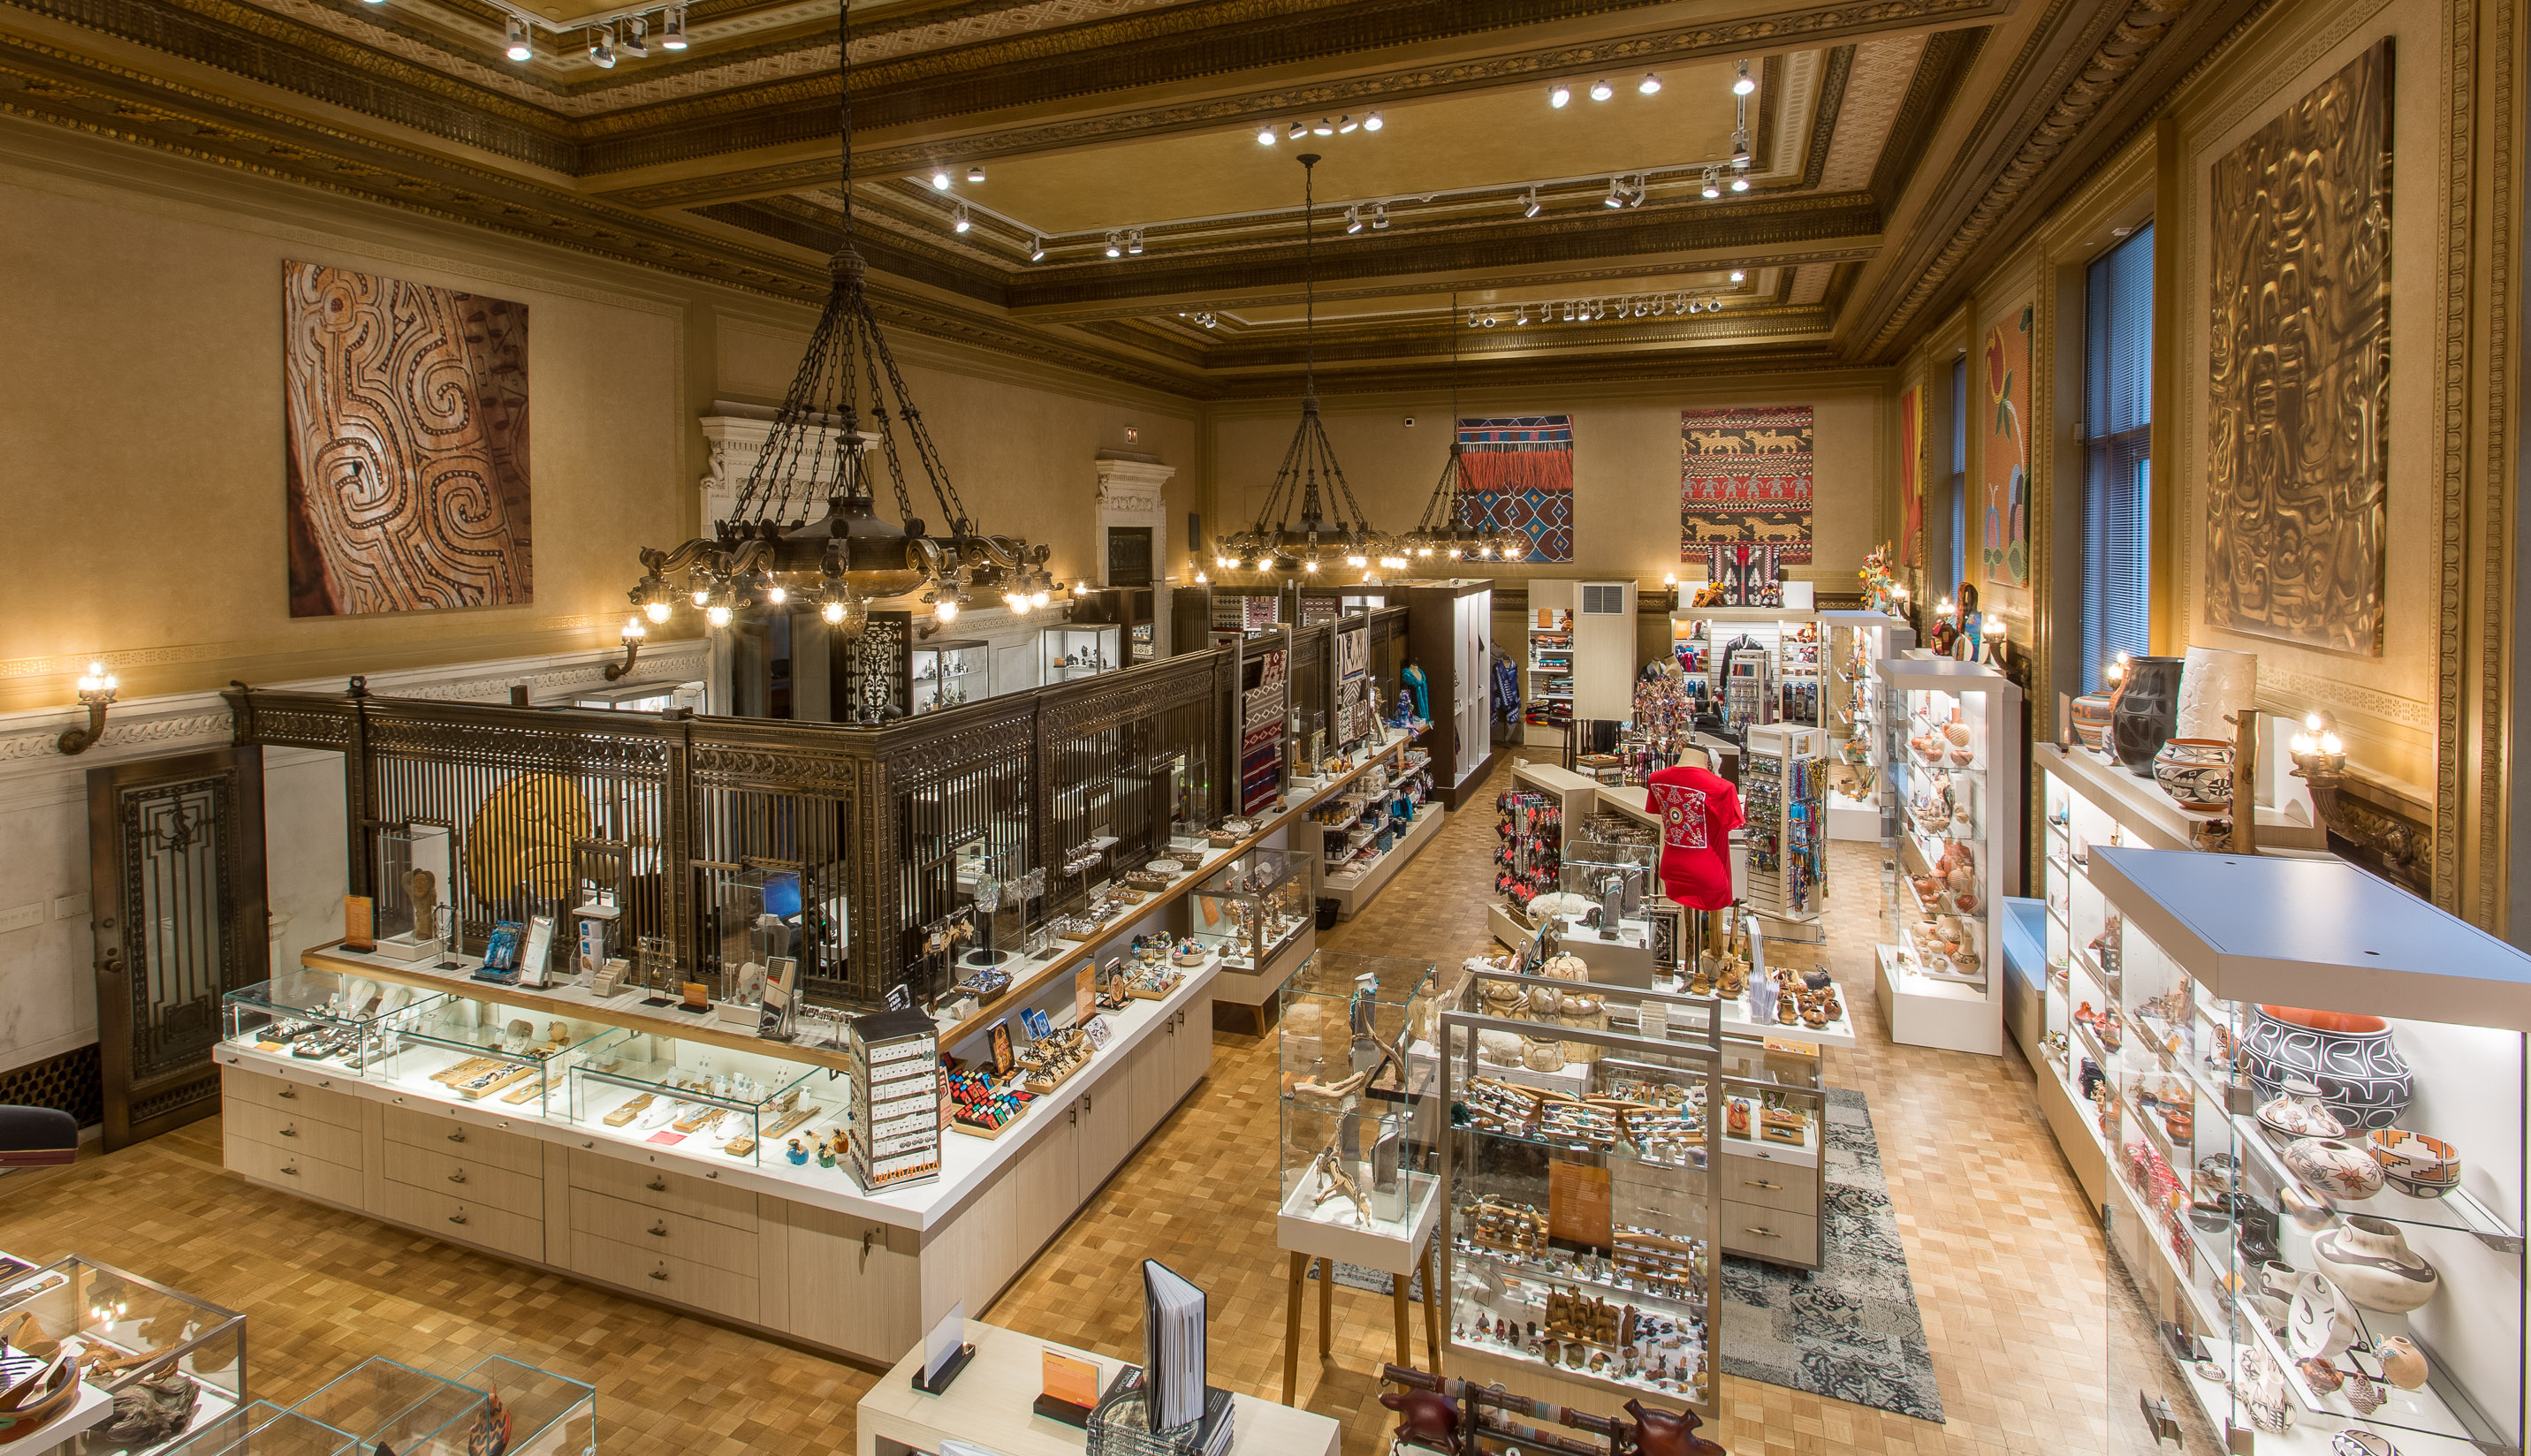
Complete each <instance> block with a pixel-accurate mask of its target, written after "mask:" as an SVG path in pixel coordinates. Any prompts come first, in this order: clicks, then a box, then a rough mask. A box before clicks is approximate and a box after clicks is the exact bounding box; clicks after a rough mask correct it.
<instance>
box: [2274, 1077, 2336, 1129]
mask: <svg viewBox="0 0 2531 1456" xmlns="http://www.w3.org/2000/svg"><path fill="white" fill-rule="evenodd" d="M2258 1119H2259V1122H2260V1124H2261V1125H2262V1126H2264V1127H2267V1128H2269V1129H2271V1130H2273V1131H2275V1132H2278V1133H2281V1134H2283V1135H2284V1136H2285V1137H2288V1138H2343V1137H2345V1136H2346V1124H2344V1123H2342V1122H2340V1121H2338V1120H2337V1114H2336V1113H2334V1112H2332V1111H2330V1110H2329V1108H2328V1107H2327V1106H2325V1105H2323V1103H2322V1102H2321V1100H2320V1086H2319V1084H2317V1083H2315V1082H2312V1081H2311V1080H2310V1079H2308V1078H2303V1077H2287V1078H2285V1079H2284V1080H2283V1082H2282V1084H2281V1085H2279V1086H2278V1089H2277V1094H2276V1095H2275V1096H2273V1097H2270V1098H2269V1099H2268V1100H2266V1101H2264V1102H2262V1103H2260V1104H2259V1110H2258Z"/></svg>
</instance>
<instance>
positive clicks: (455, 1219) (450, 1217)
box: [448, 1213, 466, 1223]
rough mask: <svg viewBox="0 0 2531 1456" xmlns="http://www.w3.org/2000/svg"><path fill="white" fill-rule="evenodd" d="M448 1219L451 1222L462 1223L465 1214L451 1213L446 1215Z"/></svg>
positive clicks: (464, 1219)
mask: <svg viewBox="0 0 2531 1456" xmlns="http://www.w3.org/2000/svg"><path fill="white" fill-rule="evenodd" d="M448 1221H449V1222H451V1223H464V1222H465V1221H466V1215H465V1214H463V1213H451V1214H449V1215H448Z"/></svg>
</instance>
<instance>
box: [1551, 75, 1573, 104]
mask: <svg viewBox="0 0 2531 1456" xmlns="http://www.w3.org/2000/svg"><path fill="white" fill-rule="evenodd" d="M1572 99H1573V88H1572V87H1571V86H1568V85H1566V84H1564V83H1562V82H1560V81H1559V82H1557V83H1556V84H1553V85H1551V86H1548V87H1547V105H1549V106H1552V107H1554V108H1555V109H1556V110H1558V111H1562V110H1563V109H1564V106H1565V103H1566V102H1568V101H1570V100H1572Z"/></svg>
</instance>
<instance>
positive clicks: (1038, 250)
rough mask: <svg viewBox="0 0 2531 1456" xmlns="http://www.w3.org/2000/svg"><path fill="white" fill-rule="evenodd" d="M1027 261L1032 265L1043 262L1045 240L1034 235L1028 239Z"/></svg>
mask: <svg viewBox="0 0 2531 1456" xmlns="http://www.w3.org/2000/svg"><path fill="white" fill-rule="evenodd" d="M1029 261H1030V262H1033V263H1041V262H1043V261H1045V240H1044V239H1043V238H1041V237H1038V236H1036V235H1035V234H1031V235H1030V237H1029Z"/></svg>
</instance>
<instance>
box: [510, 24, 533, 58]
mask: <svg viewBox="0 0 2531 1456" xmlns="http://www.w3.org/2000/svg"><path fill="white" fill-rule="evenodd" d="M508 54H509V57H510V59H511V60H513V61H533V60H534V59H535V58H536V47H535V42H534V41H533V40H531V39H529V38H528V23H527V22H526V21H523V20H521V19H519V18H518V17H517V16H512V17H510V47H509V52H508Z"/></svg>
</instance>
